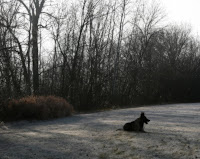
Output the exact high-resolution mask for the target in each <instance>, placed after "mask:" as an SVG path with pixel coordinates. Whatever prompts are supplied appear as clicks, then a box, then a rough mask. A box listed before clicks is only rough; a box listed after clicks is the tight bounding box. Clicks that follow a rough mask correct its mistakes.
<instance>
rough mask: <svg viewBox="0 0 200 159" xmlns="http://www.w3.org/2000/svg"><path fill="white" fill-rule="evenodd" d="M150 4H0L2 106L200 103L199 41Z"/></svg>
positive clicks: (95, 0) (14, 0)
mask: <svg viewBox="0 0 200 159" xmlns="http://www.w3.org/2000/svg"><path fill="white" fill-rule="evenodd" d="M147 2H149V1H144V0H143V1H142V0H140V1H138V0H135V1H134V0H115V1H112V0H110V1H102V0H80V1H76V2H69V3H68V2H65V1H64V2H63V3H61V2H60V3H58V4H57V1H54V2H53V1H48V0H34V1H32V0H29V1H23V0H0V99H1V101H3V100H5V99H9V98H16V97H22V96H27V95H32V94H34V95H57V96H61V97H64V98H65V99H67V100H68V101H69V102H70V103H71V104H73V105H74V106H75V108H76V109H96V108H97V107H98V108H99V107H104V106H109V105H130V104H144V103H145V104H147V103H158V102H194V101H200V96H199V95H200V84H199V81H200V76H199V75H200V55H199V49H200V45H199V44H200V43H199V39H198V38H196V37H195V36H193V35H192V34H191V29H189V28H187V27H184V26H182V25H178V24H169V25H166V24H165V23H164V22H163V19H164V18H165V15H164V13H163V12H162V9H161V7H160V5H159V4H157V3H155V2H152V3H147ZM66 3H67V4H66ZM47 37H48V39H50V38H51V40H48V41H49V42H48V44H47V42H44V41H45V38H47Z"/></svg>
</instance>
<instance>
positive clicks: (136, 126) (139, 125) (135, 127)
mask: <svg viewBox="0 0 200 159" xmlns="http://www.w3.org/2000/svg"><path fill="white" fill-rule="evenodd" d="M149 121H150V120H149V119H147V118H146V116H145V115H144V113H143V112H142V113H141V115H140V117H139V118H137V119H136V120H135V121H132V122H130V123H126V124H125V125H124V127H123V129H124V130H125V131H139V132H145V131H144V123H145V124H148V122H149Z"/></svg>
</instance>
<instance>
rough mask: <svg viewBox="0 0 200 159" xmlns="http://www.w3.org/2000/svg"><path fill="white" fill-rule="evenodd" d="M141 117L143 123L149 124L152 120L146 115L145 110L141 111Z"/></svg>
mask: <svg viewBox="0 0 200 159" xmlns="http://www.w3.org/2000/svg"><path fill="white" fill-rule="evenodd" d="M140 118H141V119H142V121H143V123H145V124H148V122H150V120H149V119H147V117H146V116H145V115H144V112H142V113H141V115H140Z"/></svg>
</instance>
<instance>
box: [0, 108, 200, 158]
mask: <svg viewBox="0 0 200 159" xmlns="http://www.w3.org/2000/svg"><path fill="white" fill-rule="evenodd" d="M141 111H144V112H145V113H146V116H147V117H148V118H149V119H150V120H151V121H150V123H149V124H148V125H145V130H146V131H147V133H134V132H124V131H116V129H118V128H122V126H123V124H124V123H126V122H129V121H132V120H134V119H136V118H137V117H139V115H140V112H141ZM83 158H84V159H88V158H90V159H106V158H108V159H115V158H116V159H117V158H118V159H190V158H191V159H193V158H194V159H195V158H200V104H173V105H161V106H148V107H140V108H129V109H120V110H113V111H106V112H100V113H92V114H80V115H74V116H72V117H68V118H62V119H57V120H51V121H42V122H38V121H34V122H26V121H22V122H16V123H10V124H6V125H3V124H1V126H0V159H83Z"/></svg>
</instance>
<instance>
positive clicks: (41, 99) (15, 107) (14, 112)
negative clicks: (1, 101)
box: [4, 96, 73, 121]
mask: <svg viewBox="0 0 200 159" xmlns="http://www.w3.org/2000/svg"><path fill="white" fill-rule="evenodd" d="M72 112H73V107H72V106H71V105H70V104H69V103H68V102H67V101H66V100H65V99H64V98H60V97H55V96H28V97H24V98H21V99H13V100H11V101H9V102H8V105H7V106H5V109H4V113H5V114H6V118H5V119H4V120H7V121H11V120H23V119H25V120H32V119H39V120H45V119H51V118H59V117H65V116H69V115H71V114H72Z"/></svg>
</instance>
